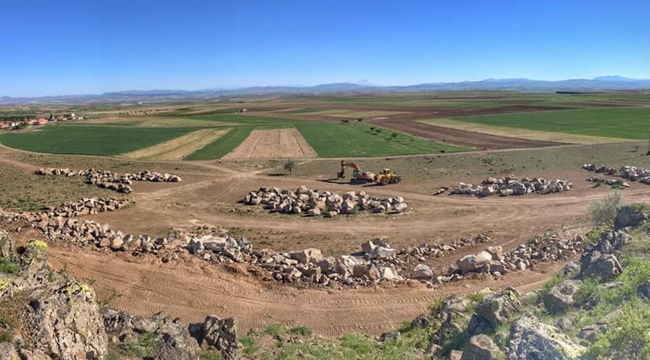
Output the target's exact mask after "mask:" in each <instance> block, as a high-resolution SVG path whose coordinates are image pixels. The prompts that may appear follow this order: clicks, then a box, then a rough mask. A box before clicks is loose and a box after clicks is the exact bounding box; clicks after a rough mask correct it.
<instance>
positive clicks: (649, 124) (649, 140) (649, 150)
mask: <svg viewBox="0 0 650 360" xmlns="http://www.w3.org/2000/svg"><path fill="white" fill-rule="evenodd" d="M645 154H646V155H650V119H649V120H648V152H646V153H645Z"/></svg>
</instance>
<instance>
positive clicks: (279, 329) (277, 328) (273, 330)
mask: <svg viewBox="0 0 650 360" xmlns="http://www.w3.org/2000/svg"><path fill="white" fill-rule="evenodd" d="M263 333H265V334H266V335H282V334H284V327H283V326H282V324H278V323H274V324H269V325H266V327H265V328H264V331H263Z"/></svg>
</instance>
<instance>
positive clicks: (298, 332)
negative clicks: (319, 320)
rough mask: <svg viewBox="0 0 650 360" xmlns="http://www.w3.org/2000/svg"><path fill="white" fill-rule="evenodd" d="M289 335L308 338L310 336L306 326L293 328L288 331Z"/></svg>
mask: <svg viewBox="0 0 650 360" xmlns="http://www.w3.org/2000/svg"><path fill="white" fill-rule="evenodd" d="M289 334H294V335H301V336H310V335H311V329H310V328H309V327H307V326H304V325H301V326H295V327H292V328H291V329H289Z"/></svg>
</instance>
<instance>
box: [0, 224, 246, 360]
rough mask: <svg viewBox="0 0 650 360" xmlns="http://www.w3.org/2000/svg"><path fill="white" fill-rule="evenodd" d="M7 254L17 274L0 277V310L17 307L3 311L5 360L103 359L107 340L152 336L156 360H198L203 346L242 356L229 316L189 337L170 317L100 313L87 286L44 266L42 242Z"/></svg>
mask: <svg viewBox="0 0 650 360" xmlns="http://www.w3.org/2000/svg"><path fill="white" fill-rule="evenodd" d="M0 238H2V239H4V241H5V243H6V242H9V243H11V244H12V248H14V249H15V248H16V246H15V244H14V243H13V240H11V239H10V238H9V237H7V236H6V233H4V232H0ZM3 255H4V254H3ZM10 255H11V256H9V257H3V260H4V261H5V262H7V261H10V262H14V263H15V264H16V265H17V266H18V267H19V271H18V273H17V274H3V273H0V309H3V310H4V309H7V308H10V309H12V310H11V312H4V313H3V320H4V321H5V322H4V323H3V324H1V325H0V327H2V328H3V330H5V331H4V332H3V334H4V336H11V337H12V339H13V340H12V344H8V343H0V359H3V358H7V356H10V357H8V358H9V359H11V360H15V359H37V360H50V359H72V360H91V359H106V356H107V355H108V345H109V343H112V344H114V345H116V346H118V347H120V348H130V347H132V346H134V344H140V343H141V342H142V341H141V339H142V337H143V336H145V337H150V336H153V338H154V340H155V344H154V346H155V348H154V349H152V350H153V351H154V352H155V355H154V358H155V359H169V360H177V359H181V360H183V359H187V360H196V359H198V358H199V355H200V354H201V352H202V350H201V348H200V347H199V343H200V342H201V343H203V344H204V349H205V350H208V351H211V352H213V351H218V352H220V353H221V355H222V356H223V357H224V358H225V359H234V358H236V357H237V352H238V347H239V345H238V343H237V340H236V339H237V333H236V326H235V321H234V319H232V318H228V319H219V318H217V317H216V316H208V317H207V318H206V321H205V323H204V324H200V325H201V326H200V328H198V331H197V327H196V326H194V327H192V326H190V329H192V328H193V329H194V332H193V333H192V334H191V333H190V329H188V327H186V326H185V325H184V324H183V323H182V322H180V321H179V320H178V319H172V318H171V317H169V315H167V314H165V313H157V314H155V315H153V316H152V317H143V316H136V315H131V314H128V313H125V312H121V311H116V310H111V309H109V310H107V311H106V312H105V313H104V314H103V315H102V314H101V313H100V308H99V305H98V304H97V301H96V297H95V293H94V291H93V290H92V289H91V288H90V286H88V285H87V284H83V283H80V282H77V281H75V280H73V279H71V278H70V277H69V276H67V275H65V274H59V273H57V272H54V271H53V270H52V269H50V268H49V267H48V266H47V245H46V244H45V243H44V242H42V241H38V240H34V241H31V242H29V243H28V244H27V246H25V247H24V249H22V250H21V254H20V255H18V254H17V253H12V254H10ZM6 324H11V326H12V327H11V328H6V327H5V326H6ZM7 331H8V332H7ZM8 334H9V335H8ZM137 346H140V345H137Z"/></svg>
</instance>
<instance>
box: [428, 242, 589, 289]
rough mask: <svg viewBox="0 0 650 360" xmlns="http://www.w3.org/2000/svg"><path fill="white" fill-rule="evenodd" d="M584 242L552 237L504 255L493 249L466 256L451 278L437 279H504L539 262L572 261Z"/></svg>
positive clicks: (447, 280)
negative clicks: (481, 276) (475, 275)
mask: <svg viewBox="0 0 650 360" xmlns="http://www.w3.org/2000/svg"><path fill="white" fill-rule="evenodd" d="M584 242H585V239H584V238H583V237H582V236H576V237H575V238H573V239H561V238H559V237H556V236H553V235H550V236H545V237H542V238H535V239H533V240H531V241H530V242H528V243H527V244H521V245H519V246H518V247H517V248H516V249H515V250H513V251H510V252H507V253H503V251H502V248H501V247H500V246H490V247H488V248H487V249H486V250H483V251H481V252H479V253H477V254H475V255H467V256H464V257H462V258H461V259H459V260H458V261H457V262H456V267H452V268H450V269H449V271H448V273H447V275H445V276H438V278H437V280H438V281H439V282H449V281H454V280H459V279H463V278H464V277H465V276H467V275H469V274H472V273H479V274H481V273H484V274H489V275H491V276H493V277H494V278H500V277H501V276H503V275H505V274H507V273H509V272H513V271H521V270H526V269H528V268H531V267H534V266H535V265H536V264H538V263H544V262H551V261H564V260H568V259H570V258H572V257H574V256H576V255H578V254H580V253H581V252H582V249H583V244H584Z"/></svg>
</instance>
